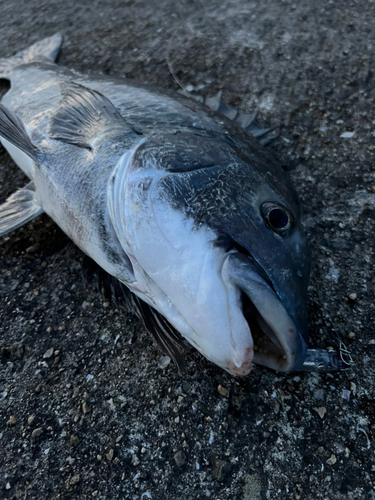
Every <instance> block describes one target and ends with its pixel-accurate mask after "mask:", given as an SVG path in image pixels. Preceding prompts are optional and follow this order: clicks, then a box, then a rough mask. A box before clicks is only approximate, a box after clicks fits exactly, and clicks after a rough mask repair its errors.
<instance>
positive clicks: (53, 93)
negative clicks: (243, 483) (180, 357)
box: [0, 36, 310, 375]
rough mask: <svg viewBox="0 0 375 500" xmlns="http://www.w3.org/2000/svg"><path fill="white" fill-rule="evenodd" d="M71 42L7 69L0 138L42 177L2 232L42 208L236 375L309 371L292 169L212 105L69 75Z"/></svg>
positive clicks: (3, 215) (6, 64)
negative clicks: (65, 53) (256, 369)
mask: <svg viewBox="0 0 375 500" xmlns="http://www.w3.org/2000/svg"><path fill="white" fill-rule="evenodd" d="M60 43H61V39H60V38H59V37H58V36H55V37H52V38H50V39H47V40H44V41H42V42H39V44H36V45H35V46H33V47H32V48H30V49H28V50H26V51H24V52H22V53H20V54H18V55H16V56H15V57H13V58H10V59H3V60H0V77H6V78H9V79H10V81H11V89H10V90H9V92H8V93H7V94H6V95H5V96H4V97H3V99H2V101H1V109H0V136H1V137H2V139H1V141H2V144H3V145H4V146H5V148H6V149H7V150H8V152H9V153H10V154H11V156H12V157H13V159H14V160H15V162H16V163H17V164H18V165H19V166H20V167H21V168H22V169H23V170H24V172H25V173H26V175H27V176H28V177H29V178H30V180H31V184H30V185H29V186H27V187H26V188H24V189H23V190H20V191H19V192H18V193H16V194H15V195H13V198H12V197H11V198H10V199H9V200H8V201H7V202H6V203H5V204H4V206H3V207H0V235H1V234H5V233H6V232H9V231H10V230H12V229H15V228H16V227H19V226H20V225H21V224H22V223H24V222H27V220H30V219H31V218H33V217H34V216H36V215H38V214H39V213H41V212H42V211H44V212H46V213H47V214H48V215H49V216H50V217H51V218H52V219H53V220H54V221H55V222H56V223H57V224H58V225H59V226H60V227H61V228H62V230H63V231H64V232H65V233H66V234H67V235H68V236H69V237H70V238H71V239H72V240H73V241H74V242H75V243H76V244H77V245H78V246H79V247H80V248H81V249H82V250H83V251H84V252H85V253H86V254H87V255H88V256H89V257H91V258H92V259H93V260H94V261H95V262H97V264H98V265H99V266H100V267H102V268H103V269H104V270H105V271H107V272H108V273H109V274H110V275H112V276H114V277H115V278H116V279H117V280H119V281H120V282H121V283H123V284H124V285H126V286H127V287H128V288H129V289H130V290H131V292H133V293H134V294H135V295H136V296H137V297H138V298H139V299H141V300H142V301H143V302H145V303H146V304H148V305H149V306H150V307H151V308H153V309H154V310H156V311H157V312H158V313H159V314H160V315H162V317H164V318H166V320H167V321H168V323H169V324H170V325H172V326H173V328H174V329H175V330H177V331H178V332H179V333H180V334H181V335H182V336H183V337H184V338H185V339H186V340H187V341H188V342H189V343H190V344H192V345H193V346H195V347H196V348H197V349H198V350H199V351H200V352H201V353H202V354H203V355H205V356H206V357H207V358H208V359H210V360H211V361H213V362H214V363H216V364H217V365H219V366H221V367H222V368H224V369H226V370H227V371H229V372H230V373H232V374H234V375H246V374H247V373H248V372H249V371H250V369H251V368H252V362H255V363H259V364H262V365H265V366H268V367H270V368H273V369H277V370H280V371H287V372H289V371H292V370H295V369H298V368H299V367H301V365H302V364H303V363H304V360H305V357H306V350H307V348H306V339H307V312H306V295H307V284H308V278H309V270H310V253H309V249H308V245H307V243H306V238H305V235H304V232H303V229H302V227H301V224H300V222H299V209H298V204H297V200H296V195H295V192H294V190H293V188H292V186H291V184H290V181H289V178H288V176H287V174H286V173H285V172H284V171H283V169H282V168H281V166H280V165H279V164H278V163H277V162H276V161H275V159H274V158H273V157H272V156H271V155H270V154H269V153H268V152H267V150H265V149H264V148H263V147H261V146H260V145H259V143H258V142H257V141H256V140H255V139H253V138H252V137H251V136H250V135H249V134H248V133H247V132H246V131H244V130H243V129H242V128H241V127H239V126H238V125H237V124H235V123H233V122H231V121H230V120H228V119H226V118H224V117H222V116H221V115H219V114H217V113H215V112H213V111H211V110H210V109H208V108H207V107H205V106H204V105H202V104H199V103H197V102H194V101H192V100H190V99H188V98H186V97H184V96H181V95H179V94H174V93H170V92H166V91H160V90H157V89H154V88H152V87H147V86H142V85H139V84H137V83H134V82H127V81H125V82H124V81H120V80H113V79H105V78H97V79H94V78H91V77H87V76H84V75H80V74H79V73H77V72H75V71H70V70H67V69H63V68H60V67H58V66H57V65H56V64H54V62H53V60H54V58H55V57H56V54H57V52H58V49H59V46H60Z"/></svg>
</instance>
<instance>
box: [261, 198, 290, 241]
mask: <svg viewBox="0 0 375 500" xmlns="http://www.w3.org/2000/svg"><path fill="white" fill-rule="evenodd" d="M261 211H262V215H263V218H264V219H265V221H266V222H267V225H268V226H269V227H270V229H272V231H274V232H275V233H278V234H283V233H285V231H288V229H290V228H291V227H292V225H293V217H292V215H291V214H290V213H289V212H288V210H287V209H286V208H285V207H283V206H282V205H278V204H277V203H274V202H272V201H265V202H264V203H263V204H262V207H261Z"/></svg>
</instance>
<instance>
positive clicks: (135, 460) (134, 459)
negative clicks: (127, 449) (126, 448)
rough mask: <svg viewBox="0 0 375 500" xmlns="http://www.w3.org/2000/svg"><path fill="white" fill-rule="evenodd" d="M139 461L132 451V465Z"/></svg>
mask: <svg viewBox="0 0 375 500" xmlns="http://www.w3.org/2000/svg"><path fill="white" fill-rule="evenodd" d="M139 462H140V460H139V458H138V457H137V455H136V454H135V453H134V455H132V465H138V464H139Z"/></svg>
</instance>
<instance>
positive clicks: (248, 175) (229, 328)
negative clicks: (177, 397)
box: [110, 134, 310, 375]
mask: <svg viewBox="0 0 375 500" xmlns="http://www.w3.org/2000/svg"><path fill="white" fill-rule="evenodd" d="M181 135H182V134H181ZM176 142H177V144H176ZM224 146H225V147H223V144H222V143H221V142H220V143H218V141H217V139H216V138H215V140H205V141H204V142H202V141H197V140H196V137H190V136H188V137H179V138H178V140H177V139H176V137H171V138H170V139H169V142H168V141H164V143H163V145H162V146H161V145H160V141H159V142H158V141H156V140H154V141H151V140H147V141H145V142H144V143H143V144H141V145H140V146H139V147H138V148H137V150H136V151H135V152H133V153H132V155H131V156H129V155H128V157H126V158H125V159H124V160H123V164H122V165H120V166H119V168H118V169H117V173H116V174H115V176H114V178H113V180H112V188H111V194H110V198H111V199H112V202H111V203H112V205H113V206H112V209H111V210H110V212H111V218H112V221H113V223H114V226H115V228H116V231H117V234H118V237H119V240H120V242H121V244H122V245H123V248H124V250H125V252H126V253H127V255H128V256H129V258H130V260H131V262H132V265H133V272H134V282H133V283H130V284H128V286H129V288H130V289H131V290H132V291H133V292H134V293H136V294H137V295H138V296H139V297H141V298H142V299H143V300H145V301H146V302H147V303H148V304H150V305H151V306H153V307H154V308H155V309H157V310H158V311H159V312H160V313H161V314H163V315H164V316H165V317H166V318H167V319H168V321H169V322H170V323H171V324H172V325H173V326H174V327H175V328H176V329H177V330H178V331H179V332H180V333H181V334H182V335H183V336H184V337H185V338H186V339H187V340H188V342H190V344H192V345H193V346H194V347H196V349H197V350H198V351H200V352H201V353H202V354H203V355H204V356H205V357H206V358H208V359H209V360H211V361H212V362H214V363H215V364H217V365H218V366H220V367H222V368H224V369H225V370H227V371H228V372H229V373H232V374H234V375H246V374H247V373H249V371H250V370H251V369H252V366H253V362H255V363H258V364H261V365H264V366H267V367H269V368H272V369H276V370H279V371H284V372H290V371H293V370H295V369H297V368H298V367H299V366H300V365H302V364H303V362H304V360H305V357H306V343H305V339H306V337H307V311H306V295H307V285H308V278H309V270H310V253H309V249H308V245H307V242H306V237H305V235H304V232H303V229H302V227H301V224H300V222H299V213H298V204H297V201H296V197H295V193H294V191H293V189H292V187H291V186H290V182H289V181H288V178H287V176H286V174H285V173H284V172H283V171H282V169H281V167H280V166H279V165H278V164H276V162H275V160H273V158H272V157H271V156H269V155H268V153H265V152H263V149H261V148H260V149H259V150H256V151H255V152H253V153H252V154H250V153H249V154H248V155H247V156H244V153H243V151H242V152H241V153H239V152H238V151H237V150H236V149H235V148H233V147H232V146H230V147H229V146H228V145H227V144H225V145H224Z"/></svg>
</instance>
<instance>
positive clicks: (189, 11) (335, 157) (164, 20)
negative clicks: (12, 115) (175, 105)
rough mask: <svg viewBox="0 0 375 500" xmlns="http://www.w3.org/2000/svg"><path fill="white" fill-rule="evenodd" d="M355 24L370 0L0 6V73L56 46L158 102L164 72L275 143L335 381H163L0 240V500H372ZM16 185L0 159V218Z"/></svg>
mask: <svg viewBox="0 0 375 500" xmlns="http://www.w3.org/2000/svg"><path fill="white" fill-rule="evenodd" d="M374 18H375V3H374V2H373V1H370V0H358V1H354V0H348V1H345V2H339V1H331V2H327V1H326V0H316V1H315V2H310V0H300V1H299V2H293V1H289V0H286V1H276V0H263V1H258V2H246V1H238V2H234V3H227V2H219V1H217V0H214V1H213V2H205V3H204V2H201V3H200V2H198V1H197V2H194V1H191V0H181V1H180V2H174V1H172V0H159V2H157V3H156V2H147V1H145V0H111V1H109V2H108V1H101V0H99V1H81V2H76V1H73V0H65V1H64V2H61V1H51V0H50V1H48V0H28V1H26V0H22V1H21V0H12V1H10V0H3V1H2V2H1V3H0V57H2V56H8V55H12V54H13V53H14V52H15V51H17V50H20V49H23V48H25V47H26V46H28V45H30V44H31V43H33V42H35V41H37V40H39V39H41V38H43V37H46V36H49V35H52V34H53V33H55V32H57V31H59V32H61V33H62V34H63V35H64V46H63V51H62V54H61V57H60V59H59V64H62V65H65V66H67V67H70V68H74V69H77V70H80V71H87V72H92V73H95V72H99V73H105V74H109V75H116V76H124V77H125V76H127V77H131V78H136V79H138V80H140V81H143V82H152V83H155V84H157V85H159V86H160V87H164V88H177V85H176V82H175V80H174V79H173V77H172V75H171V72H170V69H171V70H172V71H173V73H174V74H175V75H176V77H177V78H178V79H179V80H180V81H181V83H182V84H183V85H184V86H189V89H190V90H192V91H193V92H195V93H197V94H200V95H212V94H214V93H216V92H217V91H218V90H219V89H223V98H224V100H225V101H226V102H227V103H228V104H230V105H232V106H235V107H237V108H239V109H242V110H243V111H249V112H250V111H252V110H254V109H255V107H258V108H259V118H258V122H259V124H260V125H278V126H280V137H279V138H278V139H277V140H276V141H275V142H274V143H273V144H272V145H271V146H269V147H270V149H271V151H272V152H273V153H274V154H275V155H276V156H278V157H279V158H281V159H282V161H283V163H284V164H285V165H288V166H289V168H291V169H292V172H291V173H292V177H293V180H294V183H295V187H296V189H297V191H298V193H299V195H300V199H301V204H302V210H303V220H304V223H305V226H306V228H307V231H308V233H309V238H310V241H311V246H312V251H313V269H312V277H311V286H310V298H309V311H310V346H313V347H323V348H327V347H328V346H333V347H336V348H337V347H338V345H339V342H340V341H342V342H344V343H345V344H346V345H347V347H348V348H349V349H350V351H351V353H352V356H353V359H354V361H355V364H354V366H353V368H352V369H351V370H349V371H347V372H344V373H339V374H327V375H313V374H297V373H296V374H291V375H289V376H284V375H280V374H277V373H274V372H271V371H268V370H266V369H261V368H258V369H256V370H254V371H253V372H252V373H251V374H250V375H249V376H248V377H246V378H244V379H236V378H233V377H231V376H230V375H228V374H226V373H225V372H223V371H222V370H221V369H219V368H217V367H215V366H213V365H212V364H210V363H209V362H207V361H206V360H205V359H203V358H202V357H201V356H200V355H199V354H198V353H194V352H192V353H191V354H189V356H188V362H187V373H186V374H185V375H184V377H183V378H181V377H179V376H178V374H177V372H176V369H175V367H174V366H173V365H172V364H171V363H170V364H167V365H166V363H165V362H164V361H165V359H164V358H163V357H162V356H161V354H160V352H159V351H158V350H157V348H156V347H155V346H154V344H153V342H152V341H151V339H150V338H149V336H148V335H147V334H146V333H145V332H144V331H143V329H142V327H141V325H140V323H139V322H138V321H137V320H136V319H135V318H134V317H132V316H130V315H125V314H124V313H122V312H121V311H120V310H117V309H116V307H115V306H114V305H113V304H112V303H111V302H110V301H108V299H105V298H103V297H102V295H101V294H100V293H99V292H98V291H97V290H96V288H95V286H94V284H92V285H87V284H85V283H84V282H83V280H82V276H81V261H82V254H81V253H80V252H79V250H78V249H77V248H75V247H74V245H73V244H72V243H71V242H70V241H69V240H68V238H67V237H66V236H65V235H64V234H63V233H62V232H61V231H60V230H59V229H58V228H57V226H56V225H55V224H54V223H53V222H52V221H51V220H49V219H48V217H47V216H41V217H40V218H38V219H36V220H35V221H33V222H32V223H30V224H28V225H27V226H25V227H22V228H20V229H18V230H17V231H15V232H13V233H11V234H10V235H8V237H6V238H3V239H1V240H0V348H1V357H0V497H1V498H4V499H18V498H19V499H21V498H22V499H28V498H35V499H76V498H77V499H91V498H96V499H106V500H109V499H111V500H112V499H126V500H127V499H131V500H144V499H147V498H152V499H153V500H159V499H160V500H161V499H165V500H174V499H186V500H188V499H189V500H190V499H204V498H211V499H214V500H229V499H230V500H262V499H281V500H284V499H295V500H298V499H325V500H339V499H340V500H349V499H374V498H375V490H374V485H375V455H374V451H375V444H374V440H375V401H374V394H375V384H374V372H375V368H374V364H373V363H374V358H375V335H374V281H375V274H374V251H375V239H374V233H375V222H374V221H375V184H374V181H375V169H374V153H375V114H374V110H375V79H374V45H375V23H374ZM168 47H169V49H168ZM168 54H169V56H168V57H167V55H168ZM167 59H169V66H170V68H169V67H168V63H167ZM1 89H2V92H3V91H5V89H6V86H5V84H4V85H3V84H2V86H1ZM24 183H25V178H24V177H23V174H22V172H21V171H20V170H19V169H17V168H16V167H15V166H14V164H13V163H12V161H11V160H10V159H9V157H8V156H7V154H6V153H5V151H4V150H3V149H1V150H0V202H2V201H3V200H5V198H6V197H7V196H8V195H9V194H10V193H12V192H13V191H14V190H15V189H16V188H18V187H21V186H22V185H23V184H24ZM219 385H221V386H222V387H223V388H224V389H227V390H228V392H226V391H225V390H220V392H219V391H218V389H217V388H218V386H219Z"/></svg>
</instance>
